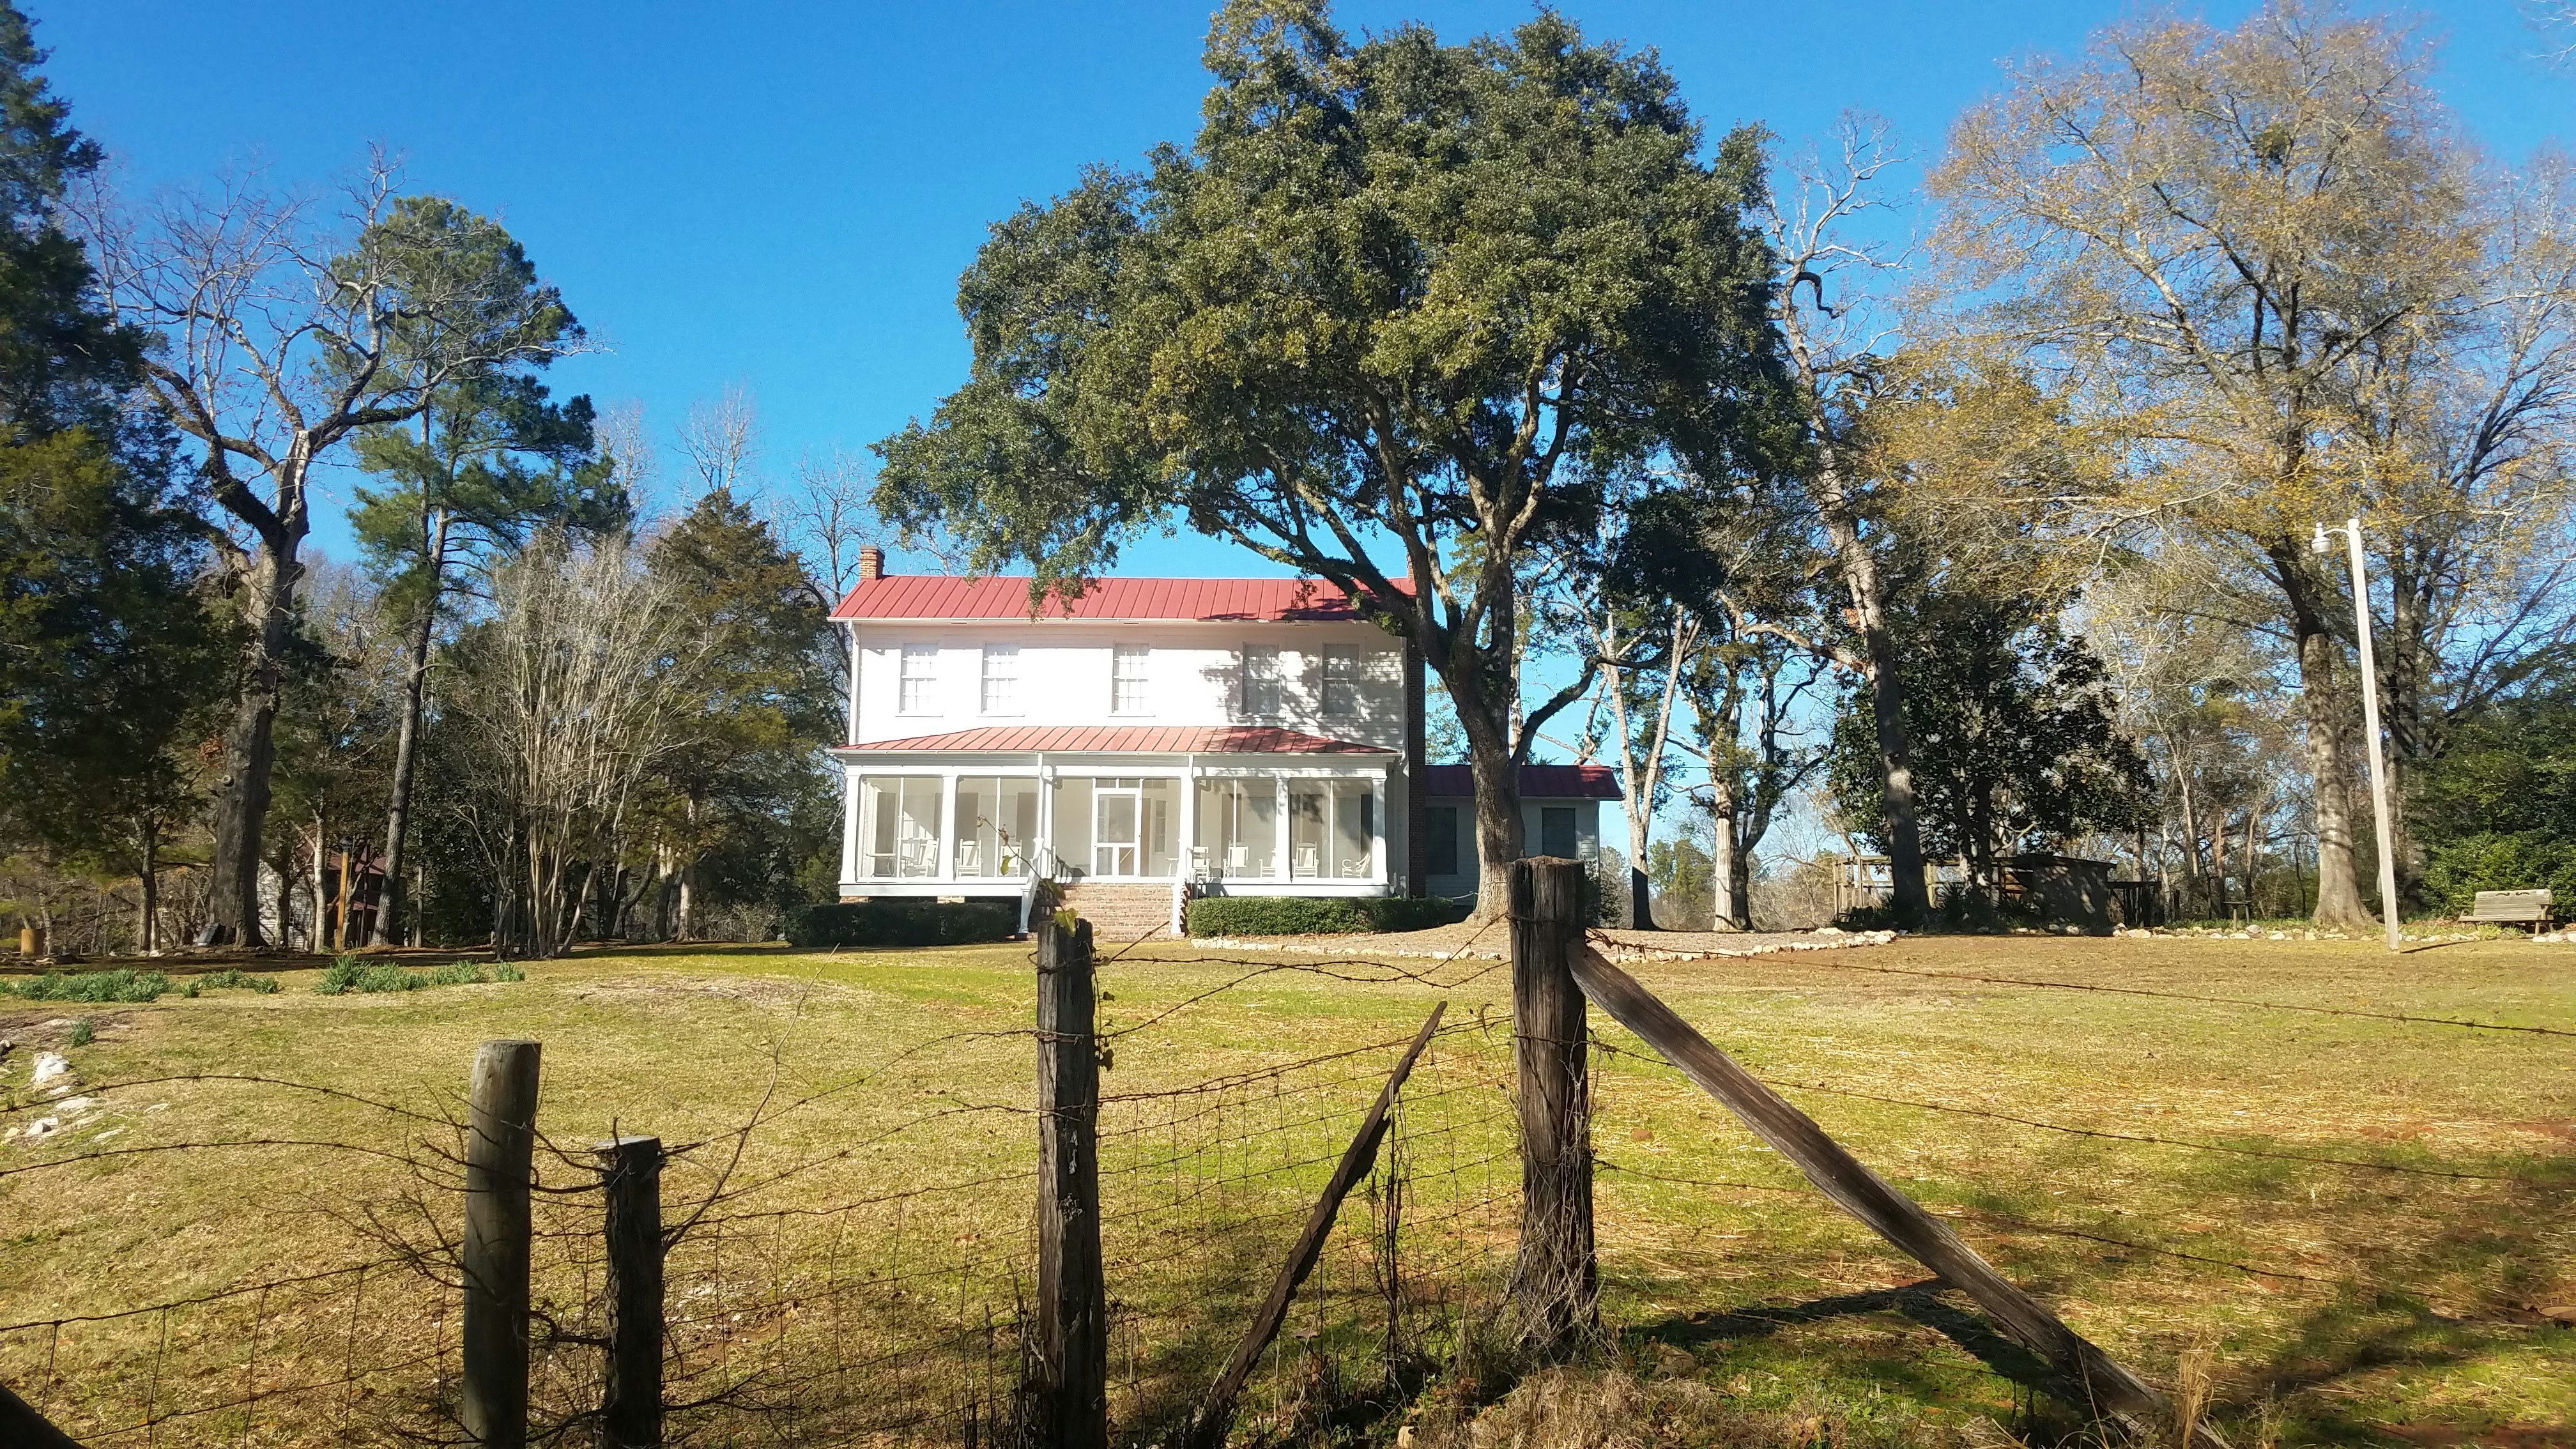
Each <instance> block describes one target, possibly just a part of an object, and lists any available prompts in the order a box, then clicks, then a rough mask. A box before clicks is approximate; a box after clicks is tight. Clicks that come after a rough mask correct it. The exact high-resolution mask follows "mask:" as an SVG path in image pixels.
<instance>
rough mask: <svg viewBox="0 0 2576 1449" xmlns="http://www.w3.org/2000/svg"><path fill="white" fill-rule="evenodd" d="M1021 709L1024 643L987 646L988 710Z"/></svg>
mask: <svg viewBox="0 0 2576 1449" xmlns="http://www.w3.org/2000/svg"><path fill="white" fill-rule="evenodd" d="M1019 712H1020V646H1019V645H1017V644H987V645H985V646H984V713H986V714H1018V713H1019Z"/></svg>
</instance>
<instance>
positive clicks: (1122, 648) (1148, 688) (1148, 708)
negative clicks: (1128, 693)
mask: <svg viewBox="0 0 2576 1449" xmlns="http://www.w3.org/2000/svg"><path fill="white" fill-rule="evenodd" d="M1130 661H1132V663H1133V665H1134V668H1135V670H1136V672H1135V673H1134V674H1133V675H1130V674H1127V673H1125V672H1124V671H1123V670H1122V669H1121V668H1120V665H1121V664H1122V663H1126V662H1130ZM1128 683H1133V684H1134V685H1135V686H1136V704H1135V706H1134V707H1133V708H1130V707H1128V706H1127V705H1125V704H1124V703H1122V702H1121V701H1120V699H1119V686H1121V685H1123V684H1128ZM1109 712H1110V714H1112V715H1114V716H1116V717H1117V718H1120V719H1146V718H1150V717H1151V716H1152V715H1153V713H1154V646H1153V645H1151V644H1112V645H1110V646H1109Z"/></svg>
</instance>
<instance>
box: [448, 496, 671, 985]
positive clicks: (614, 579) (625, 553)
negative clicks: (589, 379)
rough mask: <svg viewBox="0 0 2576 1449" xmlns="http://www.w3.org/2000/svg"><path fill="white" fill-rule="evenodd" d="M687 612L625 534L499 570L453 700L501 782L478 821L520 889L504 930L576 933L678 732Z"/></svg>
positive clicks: (545, 547)
mask: <svg viewBox="0 0 2576 1449" xmlns="http://www.w3.org/2000/svg"><path fill="white" fill-rule="evenodd" d="M688 622H689V621H687V620H685V619H683V618H681V617H680V614H679V611H678V610H677V609H676V608H675V607H674V606H673V603H672V601H671V599H670V596H669V592H668V589H667V587H666V586H665V585H664V584H662V583H661V582H660V581H659V580H657V579H655V578H654V577H653V575H652V574H651V573H650V571H648V570H647V569H646V568H645V566H644V561H643V559H642V558H641V556H640V555H638V554H637V553H636V552H634V551H633V550H631V549H630V548H629V547H628V546H627V545H626V544H625V543H624V542H622V541H615V540H612V541H607V542H601V543H596V544H590V545H586V546H584V545H576V544H573V543H570V542H568V541H567V540H565V539H564V538H562V537H561V536H558V535H548V536H546V537H544V538H541V539H540V540H539V541H538V542H537V543H536V544H534V545H532V546H531V547H530V548H529V549H528V550H527V551H526V552H524V553H523V554H521V555H520V556H519V557H517V558H515V559H513V560H511V561H509V562H508V563H506V564H504V565H503V566H502V567H501V568H499V569H498V570H496V572H495V574H494V579H493V609H492V617H491V618H490V619H489V620H488V621H487V622H486V623H484V624H483V625H482V626H481V627H480V628H479V629H477V630H476V631H475V632H474V634H473V635H472V636H470V638H469V639H468V640H467V641H466V643H465V645H464V647H463V650H462V653H463V658H464V661H465V663H464V668H463V669H462V671H461V678H460V681H459V685H458V688H457V690H456V693H455V698H454V705H453V707H454V708H455V710H456V712H457V714H458V715H459V717H460V718H461V719H462V720H463V721H464V722H465V723H466V725H467V728H468V729H469V730H470V732H471V734H472V737H473V738H474V740H475V741H476V744H477V747H478V751H479V754H480V757H481V758H482V759H483V760H484V761H486V762H488V763H487V768H488V772H489V775H490V777H491V780H492V782H493V785H494V789H493V790H492V792H491V795H490V797H489V798H488V801H487V803H485V804H483V805H481V806H479V807H477V808H478V809H479V810H480V811H481V812H483V813H481V814H479V815H478V816H477V818H474V819H473V820H472V821H471V823H472V825H473V827H474V829H475V831H476V833H477V835H478V836H480V837H481V838H482V839H483V841H484V842H485V850H486V853H487V855H489V856H490V857H491V858H493V859H494V860H495V862H496V863H499V864H502V865H503V867H504V869H503V871H502V872H501V873H500V874H499V876H498V880H497V882H496V883H497V884H499V885H500V886H502V887H503V888H504V889H505V891H506V892H507V893H508V894H510V895H513V896H516V897H517V899H516V901H515V902H514V903H513V905H514V909H512V910H509V911H505V912H503V913H502V915H503V920H502V921H501V922H500V924H499V926H498V928H497V929H496V932H495V934H496V938H500V939H496V941H495V945H496V946H500V947H503V948H507V949H518V950H524V951H526V952H527V953H529V954H532V955H538V956H556V955H561V954H563V953H564V952H565V951H567V950H569V949H571V947H572V945H573V942H574V940H575V937H576V934H577V932H578V929H579V925H580V919H581V913H582V908H583V906H584V904H585V903H586V902H588V901H590V900H592V899H593V898H594V897H595V894H596V891H595V888H596V886H597V883H598V878H599V873H600V872H601V871H602V870H603V869H608V868H612V867H613V866H614V864H615V861H616V856H617V851H618V843H619V841H620V839H621V836H622V833H623V830H624V827H625V825H626V823H627V822H626V817H627V812H628V809H629V807H630V806H631V805H633V804H634V803H635V801H636V798H637V794H638V791H639V789H640V787H641V786H642V785H643V784H644V782H645V780H646V778H647V776H648V775H649V773H650V772H651V770H652V769H653V767H654V765H655V764H656V763H657V762H658V761H660V760H661V759H662V758H663V757H664V756H665V755H667V754H668V753H669V752H670V751H671V750H672V749H673V748H675V747H676V746H677V744H678V743H679V740H678V727H679V723H680V719H681V715H680V712H679V710H678V709H677V707H676V699H675V691H674V689H673V684H672V675H673V672H674V670H673V661H674V660H675V659H676V660H679V661H680V666H681V667H682V668H685V666H686V661H687V656H688V655H689V654H690V652H691V650H692V647H693V640H692V638H691V634H690V631H689V628H688ZM513 876H515V877H516V880H515V884H514V883H513V881H512V877H513Z"/></svg>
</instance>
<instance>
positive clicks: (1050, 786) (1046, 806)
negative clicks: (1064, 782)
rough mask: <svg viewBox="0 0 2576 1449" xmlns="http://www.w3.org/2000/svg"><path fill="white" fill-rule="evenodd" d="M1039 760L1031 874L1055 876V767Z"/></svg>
mask: <svg viewBox="0 0 2576 1449" xmlns="http://www.w3.org/2000/svg"><path fill="white" fill-rule="evenodd" d="M1037 758H1038V838H1037V839H1036V840H1033V841H1031V842H1030V843H1029V874H1031V875H1033V876H1035V875H1046V876H1052V875H1054V874H1055V766H1053V765H1050V764H1048V763H1047V762H1046V756H1044V755H1040V756H1038V757H1037Z"/></svg>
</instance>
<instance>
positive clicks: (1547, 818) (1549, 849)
mask: <svg viewBox="0 0 2576 1449" xmlns="http://www.w3.org/2000/svg"><path fill="white" fill-rule="evenodd" d="M1538 853H1539V854H1541V855H1553V856H1556V857H1558V858H1560V859H1563V860H1572V859H1574V807H1573V806H1571V805H1549V806H1546V807H1544V808H1542V809H1541V810H1540V811H1539V812H1538Z"/></svg>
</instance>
